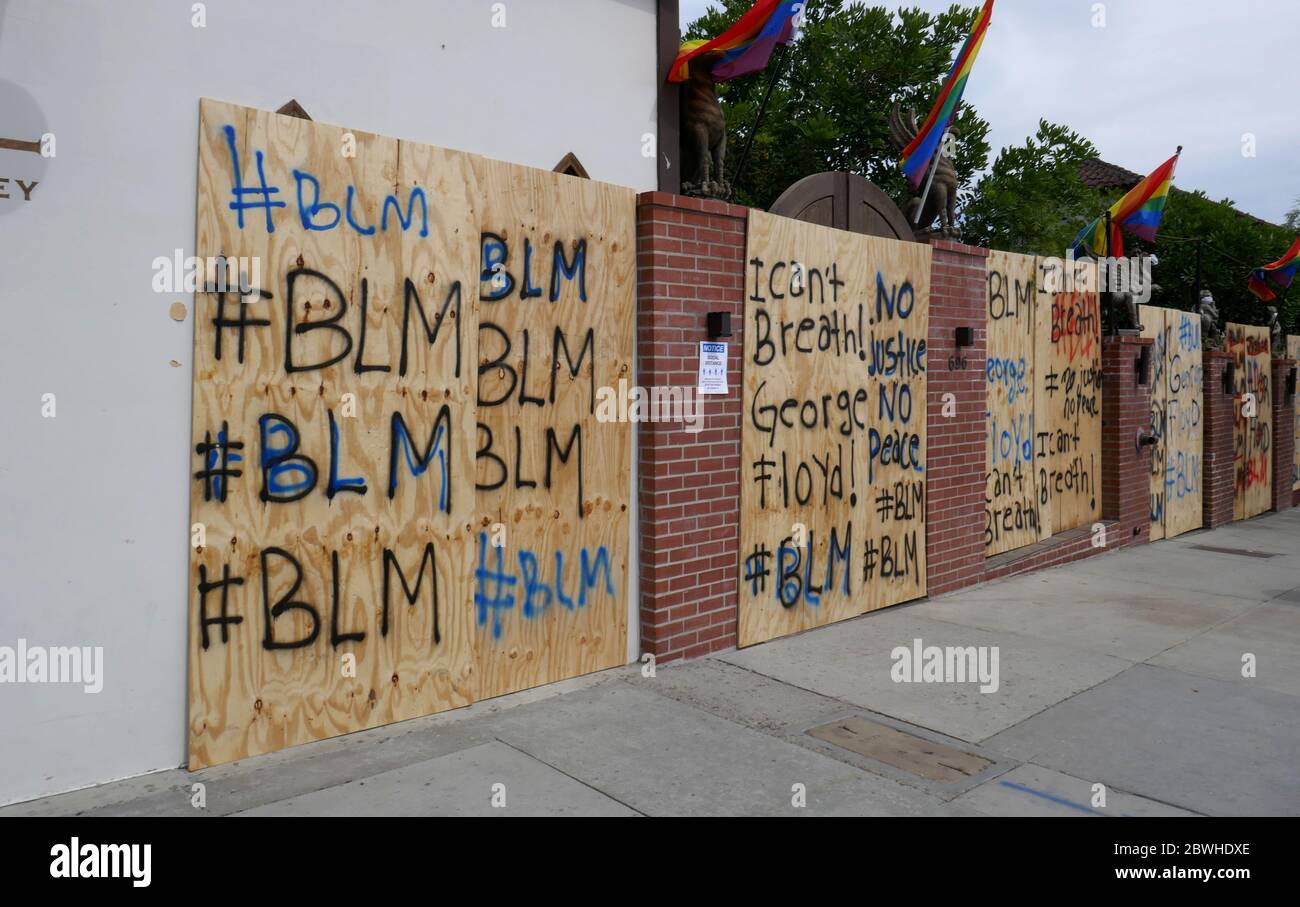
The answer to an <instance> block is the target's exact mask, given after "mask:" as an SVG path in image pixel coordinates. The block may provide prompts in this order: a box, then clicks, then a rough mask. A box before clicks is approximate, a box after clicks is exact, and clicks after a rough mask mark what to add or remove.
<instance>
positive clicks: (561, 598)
mask: <svg viewBox="0 0 1300 907" xmlns="http://www.w3.org/2000/svg"><path fill="white" fill-rule="evenodd" d="M489 550H491V552H492V555H491V557H489V554H488V552H489ZM516 555H517V558H518V563H519V572H518V573H517V574H516V573H514V572H511V571H510V570H509V569H507V564H506V556H505V552H504V550H503V549H501V548H498V547H496V546H492V545H489V544H488V537H487V533H486V532H480V533H479V537H478V566H477V567H476V568H475V570H474V607H475V610H476V611H477V613H478V625H479V626H480V627H482V626H486V625H487V622H488V618H489V616H490V617H491V620H492V638H493V639H500V638H501V629H502V625H501V614H502V612H504V611H509V610H512V609H513V608H514V607H515V605H516V604H518V605H519V613H520V614H521V615H523V616H524V617H525V618H528V619H530V620H532V619H534V618H537V617H540V616H541V615H542V614H544V613H546V611H547V610H548V609H549V608H550V607H551V605H552V604H558V605H562V606H563V607H565V608H567V609H568V610H570V611H573V610H575V608H585V607H586V606H587V593H588V592H589V591H590V590H592V589H597V588H598V586H599V581H600V579H601V576H602V574H603V576H604V580H605V583H604V586H605V594H606V595H609V596H611V597H612V596H613V595H614V580H613V576H612V574H611V572H610V566H609V551H608V549H606V548H605V546H604V545H601V546H599V547H598V548H597V549H596V554H595V557H594V558H593V557H592V555H591V552H590V551H589V550H588V549H587V548H585V547H584V548H583V549H582V550H581V551H580V552H579V575H578V587H577V600H576V602H575V600H574V598H573V596H571V595H566V594H565V591H564V552H562V551H556V552H555V574H554V582H553V583H548V582H547V581H546V578H545V577H544V576H543V568H542V565H541V563H540V562H539V561H538V559H537V555H536V554H535V553H534V552H532V551H528V550H520V551H518V552H516ZM492 561H494V562H495V563H492ZM516 589H517V590H518V592H519V598H518V599H517V600H516V598H515V590H516Z"/></svg>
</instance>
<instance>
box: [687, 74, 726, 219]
mask: <svg viewBox="0 0 1300 907" xmlns="http://www.w3.org/2000/svg"><path fill="white" fill-rule="evenodd" d="M721 57H722V52H721V51H716V50H715V51H710V52H709V53H706V54H701V55H700V56H698V57H695V58H694V59H693V60H691V61H690V74H689V76H688V78H687V80H686V81H685V82H684V83H683V84H682V107H681V133H682V134H681V143H682V193H683V194H684V195H694V196H696V197H698V198H720V199H727V198H730V197H731V185H730V184H729V183H728V182H727V171H726V162H727V118H726V117H725V116H723V113H722V105H721V104H719V103H718V92H717V90H716V89H715V87H714V82H713V76H712V75H711V74H710V70H711V69H712V68H713V64H714V63H715V62H717V61H718V60H719V59H721Z"/></svg>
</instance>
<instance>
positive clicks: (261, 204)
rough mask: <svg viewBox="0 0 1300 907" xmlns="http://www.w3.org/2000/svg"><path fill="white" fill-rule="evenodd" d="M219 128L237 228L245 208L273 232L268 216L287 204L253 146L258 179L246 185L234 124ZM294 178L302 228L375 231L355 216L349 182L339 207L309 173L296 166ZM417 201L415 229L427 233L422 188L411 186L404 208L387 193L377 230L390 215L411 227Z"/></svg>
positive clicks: (385, 224) (403, 227) (385, 228)
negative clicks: (326, 197)
mask: <svg viewBox="0 0 1300 907" xmlns="http://www.w3.org/2000/svg"><path fill="white" fill-rule="evenodd" d="M222 131H223V132H224V133H225V136H226V149H227V150H228V151H229V152H230V166H231V172H232V173H233V175H234V179H233V183H232V185H231V187H230V194H231V196H232V198H231V201H230V210H231V211H234V212H235V217H236V220H237V222H238V224H239V229H241V230H242V229H244V212H245V211H249V212H253V211H261V212H262V213H263V215H264V218H265V223H266V232H267V233H274V232H275V222H274V220H273V219H272V217H271V212H272V210H274V209H275V208H287V207H288V203H287V202H285V201H282V200H280V199H278V198H275V196H278V195H279V194H280V192H281V189H280V187H279V186H274V185H271V184H269V183H267V181H266V168H265V159H264V156H263V154H262V151H261V149H256V150H255V151H254V155H253V159H254V163H255V165H256V169H257V182H256V184H254V185H245V184H244V172H243V168H242V166H241V164H240V161H239V147H238V143H237V141H236V132H235V127H234V126H231V125H229V124H227V125H226V126H224V127H222ZM293 179H294V183H295V184H296V188H297V210H298V220H299V222H300V223H301V224H302V227H303V229H304V230H313V231H322V232H323V231H329V230H333V229H334V228H336V227H338V226H339V225H340V224H341V223H343V222H344V221H346V222H347V225H348V227H350V228H351V229H352V230H353V231H355V232H356V233H358V234H359V235H361V236H373V235H374V233H375V231H376V227H375V225H374V224H362V223H359V222H358V221H357V215H356V213H355V211H354V210H353V202H354V200H355V199H356V195H357V189H356V186H354V185H352V184H348V191H347V199H346V201H345V202H344V203H343V206H342V207H340V206H339V205H338V204H336V203H334V202H329V201H322V200H321V195H320V180H318V179H317V178H316V177H315V175H313V174H312V173H310V172H308V171H306V170H297V169H295V170H294V171H293ZM417 202H418V203H419V207H420V211H419V214H420V219H419V226H418V232H419V234H420V236H428V235H429V202H428V199H427V198H426V197H425V194H424V190H423V189H421V188H420V187H419V186H415V187H413V188H412V189H411V191H410V193H408V195H407V197H406V207H405V209H403V207H402V203H401V202H400V201H398V199H397V196H395V195H392V194H389V195H387V196H385V197H384V204H383V207H382V209H381V214H380V218H379V227H378V229H380V230H382V231H384V232H385V233H386V232H388V224H389V216H390V215H392V216H393V217H394V219H395V220H396V222H397V224H398V225H399V226H400V227H401V230H402V232H403V233H405V232H406V231H407V230H410V229H411V228H412V227H413V226H415V224H416V219H415V215H416V210H415V209H416V203H417Z"/></svg>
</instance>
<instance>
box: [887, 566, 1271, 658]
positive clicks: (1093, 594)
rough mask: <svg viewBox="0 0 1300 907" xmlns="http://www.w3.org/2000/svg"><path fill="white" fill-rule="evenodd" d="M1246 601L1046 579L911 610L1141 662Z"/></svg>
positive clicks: (1096, 579) (1090, 580)
mask: <svg viewBox="0 0 1300 907" xmlns="http://www.w3.org/2000/svg"><path fill="white" fill-rule="evenodd" d="M1253 605H1254V603H1253V602H1251V601H1249V600H1248V599H1245V598H1227V597H1225V596H1221V595H1208V594H1206V593H1203V592H1191V591H1187V590H1173V589H1166V588H1164V587H1159V586H1151V585H1145V584H1144V585H1138V584H1135V583H1132V582H1129V581H1127V580H1123V579H1118V578H1115V577H1112V576H1079V575H1076V574H1073V573H1061V572H1055V571H1052V572H1048V573H1046V574H1034V575H1032V576H1029V577H1023V578H1018V579H1017V580H1016V581H1014V582H1007V583H999V584H993V587H992V588H990V589H988V590H984V589H983V587H981V589H980V590H979V594H978V595H965V594H963V593H960V592H958V593H953V594H951V595H947V596H944V597H943V598H939V599H935V600H933V601H924V602H920V603H918V604H916V605H911V606H908V607H909V610H911V611H912V612H913V613H915V614H917V615H919V616H923V617H927V618H932V619H934V620H944V621H949V622H951V623H958V624H963V625H965V626H972V627H981V628H983V629H987V630H1007V631H1010V632H1013V633H1019V634H1021V635H1024V636H1031V637H1034V638H1035V639H1046V640H1052V641H1055V642H1060V643H1065V644H1068V645H1071V646H1075V647H1078V648H1083V649H1088V650H1090V651H1093V652H1101V653H1103V654H1106V655H1114V656H1116V657H1119V658H1124V659H1127V660H1129V661H1144V660H1146V659H1148V658H1151V657H1152V656H1155V655H1158V654H1159V653H1161V652H1163V651H1164V650H1166V649H1168V648H1170V647H1171V646H1176V645H1178V644H1179V643H1182V642H1185V641H1187V640H1189V639H1191V638H1193V637H1195V636H1196V635H1197V634H1198V633H1202V632H1204V631H1206V630H1208V629H1210V628H1212V627H1214V626H1216V625H1217V624H1220V623H1223V622H1224V621H1226V620H1229V619H1231V618H1233V617H1235V616H1236V615H1239V614H1241V613H1242V612H1243V611H1245V610H1247V609H1248V608H1251V607H1252V606H1253Z"/></svg>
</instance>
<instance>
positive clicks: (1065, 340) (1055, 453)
mask: <svg viewBox="0 0 1300 907" xmlns="http://www.w3.org/2000/svg"><path fill="white" fill-rule="evenodd" d="M1072 267H1073V271H1072V273H1071V274H1069V275H1066V284H1065V286H1064V287H1063V288H1062V292H1056V293H1051V294H1050V295H1049V296H1048V299H1049V300H1050V301H1049V302H1045V304H1044V305H1043V306H1040V308H1039V318H1038V320H1037V324H1036V325H1035V335H1036V337H1035V341H1036V342H1035V352H1034V355H1035V363H1034V364H1035V372H1036V375H1035V378H1036V380H1035V384H1034V413H1035V418H1036V424H1035V426H1034V431H1035V464H1036V466H1037V470H1036V471H1037V474H1038V475H1037V484H1038V499H1039V505H1040V520H1039V522H1040V524H1041V531H1040V536H1041V537H1042V538H1047V537H1049V536H1051V535H1055V534H1056V533H1059V532H1064V531H1066V530H1068V529H1074V528H1076V527H1078V526H1084V525H1088V524H1091V523H1093V522H1095V521H1096V520H1098V519H1099V518H1100V517H1101V418H1102V412H1101V405H1102V394H1101V314H1100V308H1099V306H1098V301H1097V289H1096V288H1097V266H1096V263H1095V262H1092V261H1076V262H1073V264H1072ZM1039 280H1040V283H1042V282H1043V275H1041V274H1040V275H1039ZM1044 285H1046V284H1044ZM1044 316H1045V317H1044Z"/></svg>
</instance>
